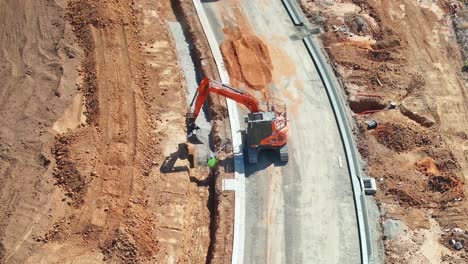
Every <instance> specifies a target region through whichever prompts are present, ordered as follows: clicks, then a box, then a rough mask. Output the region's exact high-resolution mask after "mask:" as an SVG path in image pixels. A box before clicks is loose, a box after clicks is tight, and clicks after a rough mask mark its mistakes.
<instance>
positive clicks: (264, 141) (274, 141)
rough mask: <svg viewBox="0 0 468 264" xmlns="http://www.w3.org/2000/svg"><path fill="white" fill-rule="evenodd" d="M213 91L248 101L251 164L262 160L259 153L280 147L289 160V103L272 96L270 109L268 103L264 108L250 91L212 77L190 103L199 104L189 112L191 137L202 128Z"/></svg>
mask: <svg viewBox="0 0 468 264" xmlns="http://www.w3.org/2000/svg"><path fill="white" fill-rule="evenodd" d="M209 93H215V94H218V95H221V96H224V97H227V98H230V99H232V100H234V101H236V102H237V103H239V104H242V105H244V106H245V107H246V108H247V109H248V110H249V111H250V113H249V114H248V115H247V117H246V118H245V122H246V130H245V131H244V132H243V145H244V147H245V149H246V154H247V158H248V161H249V163H250V164H256V163H257V162H258V153H259V152H260V151H261V150H263V149H274V150H277V151H278V152H279V154H280V160H281V161H282V162H287V161H288V160H289V156H288V148H287V140H288V127H289V126H288V119H287V114H286V104H285V103H284V102H283V101H281V100H279V99H275V98H272V99H270V100H269V101H268V102H267V103H266V109H265V107H264V108H263V109H262V108H261V107H260V103H259V101H258V100H257V99H256V98H255V97H254V96H252V95H250V94H249V93H247V92H246V91H243V90H239V89H236V88H233V87H231V86H229V85H225V84H223V83H220V82H217V81H214V80H211V79H209V78H205V79H203V80H202V81H201V82H200V85H199V86H198V89H197V92H196V93H195V95H194V97H193V100H192V102H191V104H190V107H192V106H193V105H195V106H194V110H193V112H189V113H187V115H186V125H187V132H188V136H189V138H190V136H191V135H193V132H194V131H195V130H197V129H198V126H197V125H196V124H195V120H196V119H197V117H198V114H199V113H200V110H201V108H202V106H203V104H204V102H205V101H206V98H207V96H208V94H209Z"/></svg>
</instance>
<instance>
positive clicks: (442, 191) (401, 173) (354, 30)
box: [301, 0, 468, 263]
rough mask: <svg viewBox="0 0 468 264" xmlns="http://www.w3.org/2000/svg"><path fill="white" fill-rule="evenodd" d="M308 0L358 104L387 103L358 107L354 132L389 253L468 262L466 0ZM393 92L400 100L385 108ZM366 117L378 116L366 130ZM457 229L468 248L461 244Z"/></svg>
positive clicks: (407, 259)
mask: <svg viewBox="0 0 468 264" xmlns="http://www.w3.org/2000/svg"><path fill="white" fill-rule="evenodd" d="M301 4H302V7H303V9H304V11H305V13H306V14H307V16H308V18H309V19H310V21H312V22H313V23H317V24H321V25H322V26H323V27H324V29H325V33H324V34H323V35H322V39H323V43H324V46H325V48H326V51H327V52H328V55H329V56H330V58H331V60H332V62H333V65H334V66H335V68H336V72H337V74H338V75H339V76H340V77H341V79H342V80H343V83H344V88H345V90H346V94H347V95H348V100H349V103H350V107H351V109H352V110H353V111H355V113H356V114H358V113H362V112H364V111H368V110H383V111H380V112H378V113H375V114H361V115H355V121H356V127H357V128H356V131H355V132H356V138H357V141H358V147H359V151H360V153H361V155H362V157H363V158H364V160H365V162H366V163H367V168H366V171H367V174H369V175H370V176H372V177H374V178H375V179H376V180H377V184H378V188H379V190H378V193H377V196H376V198H377V200H378V202H379V204H380V209H381V211H382V215H383V219H382V223H383V227H384V234H383V237H382V238H383V239H384V244H385V253H386V262H387V263H466V258H467V257H468V254H467V251H466V248H467V247H468V240H467V239H466V237H463V236H464V235H463V233H465V232H466V230H468V203H467V201H466V199H465V195H466V191H467V187H466V185H465V184H464V182H465V181H466V180H467V177H468V141H467V139H468V137H467V134H466V131H468V98H467V97H466V90H467V89H466V80H467V76H466V75H463V74H462V73H461V68H462V60H461V58H462V57H461V54H460V50H459V48H458V46H457V42H456V38H455V34H454V31H453V27H452V19H451V14H453V13H454V12H455V13H456V12H457V11H458V10H459V9H458V8H459V6H460V2H459V1H448V0H447V1H413V0H396V1H384V0H355V1H351V0H349V1H310V0H301ZM390 102H395V103H396V104H397V108H396V109H394V110H388V108H386V106H389V104H390ZM387 110H388V111H387ZM368 120H377V121H378V122H379V126H378V127H377V128H376V129H375V130H367V126H366V124H365V121H368ZM388 219H392V220H391V221H393V220H397V221H394V222H389V220H388ZM395 226H397V227H398V228H395ZM454 228H455V229H454ZM451 239H454V240H455V241H460V242H461V243H462V244H464V248H463V249H462V250H459V251H457V250H455V249H454V246H453V244H452V243H451V242H450V240H451Z"/></svg>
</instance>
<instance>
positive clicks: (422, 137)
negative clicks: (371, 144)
mask: <svg viewBox="0 0 468 264" xmlns="http://www.w3.org/2000/svg"><path fill="white" fill-rule="evenodd" d="M374 136H375V138H376V139H377V141H378V142H379V143H380V144H382V145H384V146H386V147H387V148H389V149H391V150H394V151H396V152H398V153H400V152H405V151H409V150H412V149H414V148H416V147H421V146H428V145H431V144H437V137H436V136H434V135H431V134H430V132H429V131H425V130H423V129H418V128H416V127H415V126H412V125H409V124H404V123H384V124H382V125H380V126H379V127H378V128H377V129H376V130H375V131H374Z"/></svg>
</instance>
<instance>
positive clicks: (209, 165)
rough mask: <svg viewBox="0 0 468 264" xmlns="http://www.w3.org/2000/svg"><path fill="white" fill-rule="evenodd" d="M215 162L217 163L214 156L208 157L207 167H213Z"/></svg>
mask: <svg viewBox="0 0 468 264" xmlns="http://www.w3.org/2000/svg"><path fill="white" fill-rule="evenodd" d="M216 163H218V161H217V160H216V158H209V159H208V162H207V165H208V167H210V168H213V167H214V166H216Z"/></svg>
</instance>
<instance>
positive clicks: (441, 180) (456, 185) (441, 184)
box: [428, 175, 463, 197]
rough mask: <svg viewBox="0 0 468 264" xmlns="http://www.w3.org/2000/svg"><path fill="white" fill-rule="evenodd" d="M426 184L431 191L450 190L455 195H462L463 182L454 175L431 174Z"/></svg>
mask: <svg viewBox="0 0 468 264" xmlns="http://www.w3.org/2000/svg"><path fill="white" fill-rule="evenodd" d="M428 186H429V189H430V190H431V191H433V192H440V193H445V192H448V191H451V192H452V194H455V196H459V197H463V183H462V182H461V181H460V179H459V178H456V177H454V176H444V175H437V176H433V177H431V179H430V180H429V183H428Z"/></svg>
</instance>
